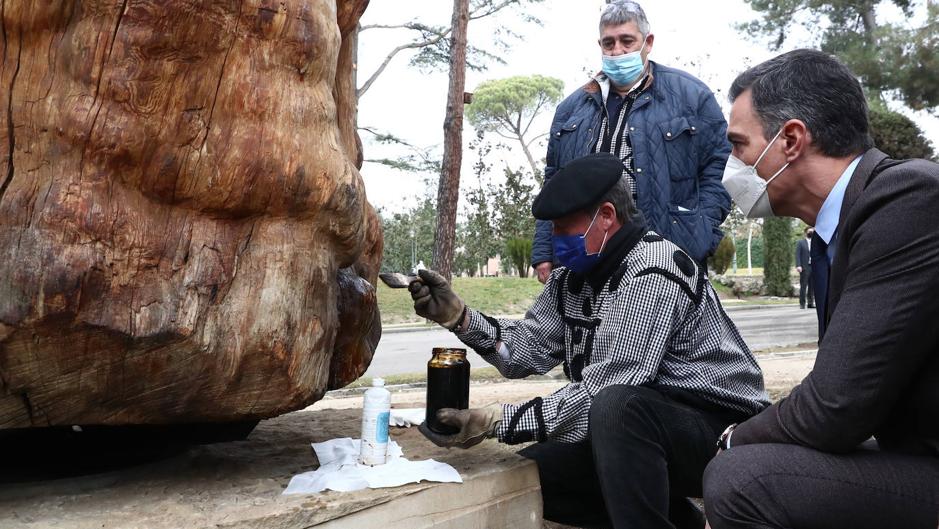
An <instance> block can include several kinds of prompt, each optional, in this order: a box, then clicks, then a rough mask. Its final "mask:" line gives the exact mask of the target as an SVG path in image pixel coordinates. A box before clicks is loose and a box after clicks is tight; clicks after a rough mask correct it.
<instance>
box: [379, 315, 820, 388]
mask: <svg viewBox="0 0 939 529" xmlns="http://www.w3.org/2000/svg"><path fill="white" fill-rule="evenodd" d="M726 308H727V314H728V315H729V316H730V318H731V319H732V320H733V321H734V323H736V324H737V328H738V329H740V334H741V335H742V336H743V339H744V340H746V342H747V344H748V345H749V346H750V348H751V349H753V350H757V351H758V350H761V349H767V348H770V347H788V346H794V345H798V344H806V343H814V342H816V341H817V340H818V324H817V320H816V318H815V310H814V309H806V310H800V309H799V307H798V305H780V306H772V307H760V308H754V307H752V306H750V307H747V306H738V307H734V306H730V307H726ZM434 347H465V346H464V345H463V344H462V343H461V342H460V341H459V340H457V339H456V337H455V336H454V335H453V334H452V333H450V332H448V331H445V330H443V329H435V330H421V331H413V330H408V331H396V332H385V334H384V335H382V338H381V342H379V343H378V350H377V351H376V352H375V357H374V358H373V359H372V364H371V365H370V366H369V368H368V371H366V372H365V376H370V377H375V376H385V375H391V374H398V373H419V372H423V371H424V370H425V369H426V366H427V360H429V359H430V352H431V349H433V348H434ZM469 361H470V365H471V366H472V367H473V368H477V367H486V366H488V365H489V364H487V363H486V362H485V360H483V359H482V358H480V357H479V356H478V355H477V354H476V353H474V352H473V351H472V350H469Z"/></svg>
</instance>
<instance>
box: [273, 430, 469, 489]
mask: <svg viewBox="0 0 939 529" xmlns="http://www.w3.org/2000/svg"><path fill="white" fill-rule="evenodd" d="M360 443H361V441H360V440H359V439H350V438H349V437H343V438H340V439H332V440H330V441H326V442H323V443H312V444H313V450H314V451H315V452H316V457H317V459H319V462H320V467H319V468H318V469H316V470H314V471H311V472H304V473H303V474H297V475H296V476H294V477H293V478H291V479H290V483H289V484H288V485H287V488H286V489H284V494H314V493H317V492H322V491H324V490H326V489H329V490H335V491H339V492H348V491H353V490H359V489H364V488H372V489H379V488H383V487H398V486H401V485H406V484H408V483H418V482H420V481H422V480H424V481H438V482H441V483H463V478H461V477H460V473H459V472H457V471H456V469H455V468H453V467H451V466H450V465H448V464H446V463H441V462H439V461H434V460H433V459H427V460H424V461H409V460H407V459H405V458H404V457H403V455H402V451H401V447H400V446H398V443H396V442H394V441H389V442H388V462H387V463H385V464H384V465H377V466H374V467H370V466H367V465H361V464H359V463H358V457H359V445H360Z"/></svg>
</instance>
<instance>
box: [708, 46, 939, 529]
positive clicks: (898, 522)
mask: <svg viewBox="0 0 939 529" xmlns="http://www.w3.org/2000/svg"><path fill="white" fill-rule="evenodd" d="M730 96H731V100H732V101H733V108H732V110H731V115H730V127H729V129H728V137H729V138H730V141H731V143H732V144H733V154H732V156H731V159H732V160H733V159H734V158H736V159H737V161H735V162H733V163H732V162H730V161H729V162H728V168H729V169H728V171H727V172H725V175H724V183H725V186H726V187H727V188H728V191H730V194H731V196H732V197H733V198H734V200H735V201H737V203H738V204H743V209H744V210H745V211H747V212H748V214H750V215H752V216H769V215H773V214H774V213H775V214H779V215H785V216H791V217H798V218H800V219H802V220H803V221H805V222H806V224H809V225H814V226H815V235H814V236H813V239H812V254H813V255H814V256H815V259H814V260H813V262H812V264H813V273H814V274H816V275H823V277H822V278H820V279H822V280H825V282H826V283H827V291H825V292H822V291H816V301H817V302H818V303H819V305H820V306H819V310H820V311H821V313H822V314H824V323H825V325H824V328H823V331H822V332H823V334H822V336H821V341H820V344H819V350H818V354H817V358H816V361H815V366H814V368H813V369H812V371H811V373H809V375H808V376H806V378H805V380H803V381H802V383H801V384H800V385H798V386H796V387H795V388H794V389H793V390H792V392H791V393H790V395H789V396H788V397H786V398H784V399H782V400H780V401H779V402H777V403H776V404H773V405H772V406H770V407H769V408H767V409H766V410H764V411H763V412H761V413H759V414H757V415H756V416H754V417H753V418H751V419H749V420H747V421H744V422H742V423H741V424H739V425H737V426H736V427H734V426H731V427H729V428H728V429H727V430H726V431H725V432H724V434H722V435H721V438H720V441H719V446H720V447H721V449H722V453H720V454H718V456H717V457H715V458H714V460H713V461H712V462H711V463H710V465H709V466H708V468H707V471H706V472H705V477H704V500H705V506H706V510H707V515H708V520H709V522H710V524H711V527H713V528H714V529H725V528H757V527H759V528H765V527H776V528H809V527H851V528H868V527H870V528H874V527H898V528H900V527H902V528H904V529H918V528H923V529H936V527H937V525H939V165H937V164H934V163H932V162H927V161H925V160H891V159H889V158H887V156H886V155H885V154H883V153H882V152H880V151H878V150H877V149H874V148H871V140H870V137H869V134H868V120H867V105H866V102H865V98H864V94H863V92H862V90H861V87H860V85H859V84H858V82H857V80H856V78H855V76H854V75H853V74H852V73H851V72H850V71H849V70H848V69H847V68H846V67H845V66H844V65H843V64H841V63H840V62H838V61H837V60H836V59H834V58H832V57H830V56H828V55H826V54H824V53H822V52H819V51H814V50H796V51H793V52H789V53H786V54H783V55H780V56H778V57H776V58H774V59H771V60H769V61H767V62H765V63H763V64H760V65H758V66H755V67H753V68H751V69H750V70H747V71H746V72H744V73H743V74H741V75H740V76H739V77H738V78H737V80H736V81H734V84H733V86H732V87H731V91H730ZM774 135H775V136H774ZM761 152H762V154H761ZM754 166H755V169H754ZM755 180H759V182H756V181H755ZM819 284H822V282H821V281H819V282H816V287H817V286H818V285H819ZM823 295H826V296H825V297H822V296H823ZM872 437H873V438H874V439H873V440H872V439H871V438H872Z"/></svg>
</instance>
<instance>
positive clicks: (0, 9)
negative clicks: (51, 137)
mask: <svg viewBox="0 0 939 529" xmlns="http://www.w3.org/2000/svg"><path fill="white" fill-rule="evenodd" d="M0 25H2V28H3V62H4V63H6V55H7V48H8V45H9V43H8V40H7V28H6V2H0ZM18 35H19V43H18V44H17V48H16V69H15V70H13V76H12V77H11V78H10V90H9V97H8V99H7V140H8V142H9V149H10V151H9V153H8V155H7V174H6V178H4V179H3V183H2V184H0V201H2V200H3V195H4V194H5V193H6V192H7V188H8V187H9V186H10V182H12V181H13V173H14V172H15V167H14V166H13V151H14V149H16V136H15V135H14V132H15V131H14V128H13V85H14V84H16V77H17V76H18V75H19V73H20V58H21V57H22V53H23V30H22V29H21V30H20V31H19V32H18Z"/></svg>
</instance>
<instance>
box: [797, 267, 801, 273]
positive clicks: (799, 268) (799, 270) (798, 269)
mask: <svg viewBox="0 0 939 529" xmlns="http://www.w3.org/2000/svg"><path fill="white" fill-rule="evenodd" d="M796 272H799V273H800V274H801V273H802V267H801V266H797V267H796Z"/></svg>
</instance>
